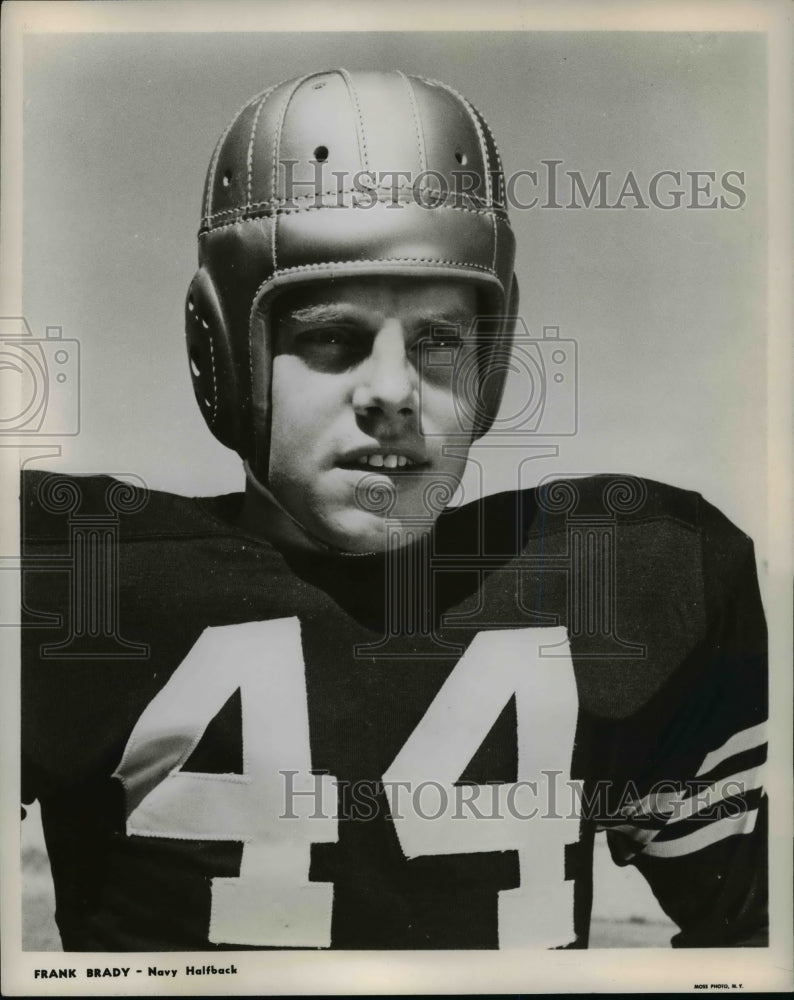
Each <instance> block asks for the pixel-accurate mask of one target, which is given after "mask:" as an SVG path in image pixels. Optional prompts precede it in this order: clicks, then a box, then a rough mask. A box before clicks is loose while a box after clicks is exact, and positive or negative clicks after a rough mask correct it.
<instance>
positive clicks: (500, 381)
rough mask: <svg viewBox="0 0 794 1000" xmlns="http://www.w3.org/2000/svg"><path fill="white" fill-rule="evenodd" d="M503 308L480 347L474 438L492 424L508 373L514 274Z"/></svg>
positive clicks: (515, 308)
mask: <svg viewBox="0 0 794 1000" xmlns="http://www.w3.org/2000/svg"><path fill="white" fill-rule="evenodd" d="M505 301H506V308H505V309H504V311H503V313H502V315H501V316H498V317H494V319H495V321H496V322H495V324H494V326H493V327H492V329H491V330H489V331H488V336H487V338H486V340H485V343H484V344H483V345H482V346H481V348H480V350H481V358H480V372H481V384H480V402H479V406H478V408H477V410H478V420H477V424H476V427H475V429H474V438H475V440H476V439H477V438H481V437H482V436H483V435H484V434H487V433H488V431H489V430H490V429H491V427H492V426H493V422H494V420H495V419H496V415H497V413H498V412H499V405H500V404H501V402H502V396H503V395H504V389H505V382H506V381H507V374H508V372H509V371H510V362H511V357H512V348H513V335H514V333H515V328H516V322H517V320H518V302H519V293H518V281H517V280H516V276H515V274H513V276H512V279H511V282H510V293H509V295H508V296H507V297H506V300H505Z"/></svg>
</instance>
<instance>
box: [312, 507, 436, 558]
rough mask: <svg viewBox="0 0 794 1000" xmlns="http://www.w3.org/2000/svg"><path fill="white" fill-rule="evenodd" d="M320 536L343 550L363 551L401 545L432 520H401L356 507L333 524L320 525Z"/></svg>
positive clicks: (410, 541)
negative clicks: (321, 527) (422, 522)
mask: <svg viewBox="0 0 794 1000" xmlns="http://www.w3.org/2000/svg"><path fill="white" fill-rule="evenodd" d="M323 528H324V530H323V532H322V538H323V540H324V541H326V542H327V543H328V544H330V545H332V546H333V547H334V548H337V549H340V550H341V551H343V552H355V553H358V554H364V553H368V552H387V551H392V550H394V549H401V548H404V547H405V546H407V545H411V544H413V543H414V542H416V541H418V539H419V538H420V537H422V536H423V535H426V534H427V533H428V532H429V531H430V529H431V528H432V524H430V523H428V524H426V525H425V524H421V523H419V524H417V523H415V522H414V523H411V522H404V521H401V520H400V518H397V517H390V518H385V517H382V516H380V515H375V514H365V513H362V512H361V511H356V512H355V513H354V514H352V515H350V516H348V517H344V518H340V519H339V520H338V521H336V522H335V523H334V524H333V525H324V526H323Z"/></svg>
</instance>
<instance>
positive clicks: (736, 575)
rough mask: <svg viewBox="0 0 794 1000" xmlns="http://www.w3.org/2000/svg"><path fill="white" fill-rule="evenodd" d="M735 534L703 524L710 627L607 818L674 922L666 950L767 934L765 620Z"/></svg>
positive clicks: (623, 854) (619, 858)
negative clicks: (648, 750)
mask: <svg viewBox="0 0 794 1000" xmlns="http://www.w3.org/2000/svg"><path fill="white" fill-rule="evenodd" d="M713 510H714V509H713V508H711V511H712V512H713ZM714 514H716V512H714ZM719 518H722V515H719ZM712 520H713V517H712ZM723 521H724V519H723ZM724 524H725V525H727V524H728V522H727V521H724ZM731 528H732V526H731ZM732 531H733V536H732V537H729V538H728V539H726V537H725V533H724V532H720V531H716V532H714V531H712V532H709V531H706V532H705V533H704V536H703V560H702V565H703V599H704V601H705V603H706V606H707V615H708V622H709V626H708V628H707V632H706V635H705V637H704V639H703V641H701V642H700V643H699V644H698V646H697V647H696V648H695V649H694V650H693V651H692V653H691V655H690V657H689V658H688V662H687V664H685V669H684V670H682V671H681V672H682V673H684V674H686V675H687V679H686V680H685V681H681V679H680V678H679V681H678V683H679V685H680V689H679V690H678V698H677V705H678V707H677V709H676V710H675V711H673V712H669V713H667V712H665V713H663V718H664V723H663V724H662V726H661V728H660V732H659V733H658V734H657V735H658V738H657V741H656V746H655V748H654V751H653V753H652V754H651V755H649V759H648V760H646V761H644V762H643V765H642V768H641V771H642V775H641V777H640V779H639V780H638V782H637V785H636V787H637V790H638V791H637V794H636V795H635V796H627V797H626V798H625V799H624V801H623V804H622V806H621V808H620V809H619V810H618V812H619V816H618V818H616V820H615V822H614V823H612V822H610V823H609V824H606V827H607V840H608V843H609V846H610V851H611V854H612V857H613V860H615V861H616V862H617V863H618V864H619V865H626V864H632V865H634V866H635V867H636V868H637V869H638V870H639V871H640V872H641V873H642V874H643V876H644V877H645V878H646V880H647V881H648V883H649V884H650V886H651V888H652V890H653V892H654V894H655V896H656V898H657V899H658V900H659V903H660V904H661V906H662V908H663V909H664V911H665V912H666V913H667V914H668V916H669V917H670V918H671V919H672V920H673V921H675V923H676V924H677V925H678V927H679V928H680V932H679V933H678V934H676V935H675V936H674V937H673V940H672V944H673V946H674V947H729V946H756V947H761V946H765V945H766V944H767V943H768V940H767V933H768V929H767V906H766V901H767V799H766V794H765V791H764V785H763V781H764V763H765V761H766V736H765V724H766V717H767V670H766V650H767V643H766V625H765V621H764V614H763V610H762V606H761V598H760V594H759V588H758V581H757V575H756V569H755V558H754V553H753V547H752V543H751V542H750V540H749V539H748V538H746V536H743V535H741V539H740V543H741V544H737V541H736V538H737V536H740V534H741V533H739V532H738V531H736V529H733V528H732ZM731 548H732V549H733V550H734V556H733V557H731V558H730V559H729V558H728V556H727V554H726V552H727V550H728V549H731ZM737 549H738V550H739V551H738V552H736V551H735V550H737ZM736 556H738V558H737V557H736ZM709 605H711V606H710V607H709Z"/></svg>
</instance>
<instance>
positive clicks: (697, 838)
mask: <svg viewBox="0 0 794 1000" xmlns="http://www.w3.org/2000/svg"><path fill="white" fill-rule="evenodd" d="M757 819H758V810H757V809H751V810H749V811H748V812H745V813H742V814H741V815H740V816H726V817H725V818H724V819H720V820H717V822H716V823H709V824H706V825H704V826H702V827H701V828H700V829H698V830H695V831H694V832H693V833H689V834H687V835H686V836H685V837H679V838H678V839H677V840H664V841H653V842H651V843H650V844H648V845H647V846H646V847H645V848H644V849H643V852H642V853H643V854H644V855H645V856H646V857H653V858H676V857H681V856H682V855H684V854H694V853H695V851H702V850H703V848H704V847H708V846H709V845H711V844H716V843H717V842H718V841H720V840H725V839H726V837H735V836H739V835H741V834H748V833H752V832H753V830H754V829H755V823H756V820H757Z"/></svg>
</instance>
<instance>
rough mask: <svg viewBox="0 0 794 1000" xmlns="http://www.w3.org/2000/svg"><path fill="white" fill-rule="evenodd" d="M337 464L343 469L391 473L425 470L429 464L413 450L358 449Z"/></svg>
mask: <svg viewBox="0 0 794 1000" xmlns="http://www.w3.org/2000/svg"><path fill="white" fill-rule="evenodd" d="M337 464H338V465H339V466H340V467H341V468H343V469H357V470H363V469H377V470H379V471H383V472H387V473H393V472H411V471H416V470H418V469H423V468H427V467H428V465H429V464H430V463H429V462H428V461H427V460H426V459H425V458H424V456H422V455H420V454H418V452H416V451H414V450H408V449H406V450H400V449H395V450H394V451H386V450H373V451H365V450H363V449H359V450H358V451H356V452H351V453H350V454H348V455H344V456H343V457H342V458H341V460H340V461H339V462H338V463H337Z"/></svg>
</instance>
